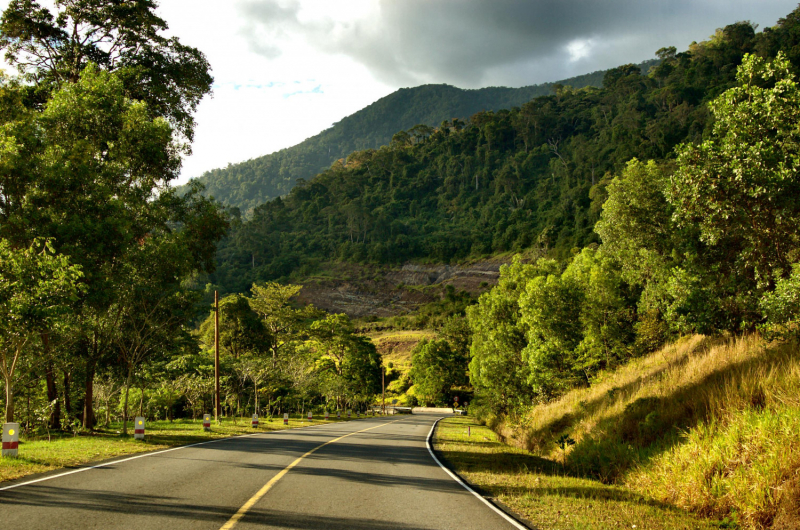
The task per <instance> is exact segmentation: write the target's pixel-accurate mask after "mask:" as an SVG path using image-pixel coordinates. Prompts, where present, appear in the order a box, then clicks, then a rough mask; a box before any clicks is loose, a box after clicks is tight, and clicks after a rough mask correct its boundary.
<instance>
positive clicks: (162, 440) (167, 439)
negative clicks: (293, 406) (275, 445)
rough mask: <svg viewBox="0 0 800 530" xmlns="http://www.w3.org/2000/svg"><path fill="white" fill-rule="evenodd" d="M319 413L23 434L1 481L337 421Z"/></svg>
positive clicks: (3, 463) (1, 466) (3, 464)
mask: <svg viewBox="0 0 800 530" xmlns="http://www.w3.org/2000/svg"><path fill="white" fill-rule="evenodd" d="M335 421H347V420H335V419H331V420H329V421H327V422H326V421H325V420H324V419H321V418H314V419H313V420H312V421H311V422H309V421H308V420H307V419H306V420H302V419H300V418H297V417H295V418H292V419H290V421H289V426H288V427H286V426H284V425H283V419H282V418H273V419H266V418H260V419H259V426H258V428H257V429H256V428H253V427H251V426H250V418H239V419H238V420H237V421H236V423H234V422H233V420H232V419H230V418H225V419H223V421H222V422H221V423H220V424H216V423H214V422H213V421H212V423H211V432H205V431H203V422H202V420H175V421H174V422H169V421H148V422H147V424H146V427H147V430H146V437H145V440H134V439H133V425H132V423H129V425H128V426H129V429H130V431H129V432H130V433H131V434H130V435H128V436H122V435H121V434H120V433H119V431H121V429H122V424H121V423H112V424H111V425H110V427H109V428H108V429H100V430H98V431H96V432H94V433H92V434H78V435H77V436H73V435H64V434H57V435H56V434H54V435H53V436H52V437H51V439H50V441H48V440H47V438H44V439H37V440H30V439H25V438H22V440H21V443H20V445H19V457H18V458H1V459H0V482H2V481H6V480H14V479H18V478H21V477H25V476H27V475H32V474H34V473H43V472H46V471H52V470H55V469H60V468H65V467H75V466H81V465H84V464H88V463H91V462H96V461H100V460H105V459H108V458H113V457H117V456H124V455H130V454H135V453H142V452H146V451H155V450H158V449H167V448H169V447H175V446H179V445H186V444H192V443H197V442H203V441H206V440H212V439H216V438H225V437H228V436H236V435H240V434H252V433H254V432H264V431H274V430H282V429H290V428H295V427H304V426H309V425H317V424H323V423H333V422H335Z"/></svg>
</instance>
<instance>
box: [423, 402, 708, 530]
mask: <svg viewBox="0 0 800 530" xmlns="http://www.w3.org/2000/svg"><path fill="white" fill-rule="evenodd" d="M467 427H470V428H471V436H467ZM434 442H435V447H436V449H437V451H439V452H440V453H441V454H442V456H444V458H445V460H446V461H447V463H448V464H449V465H450V466H451V467H453V468H454V469H455V470H456V471H457V472H458V473H459V474H460V475H461V476H462V477H464V478H465V479H467V480H468V481H469V482H470V483H472V484H473V485H475V486H478V487H479V488H480V489H481V490H482V491H483V492H484V493H486V494H488V495H489V496H491V497H493V498H496V499H498V500H499V501H500V502H502V503H503V504H505V505H506V506H508V507H509V508H511V509H512V510H514V512H516V513H518V514H520V515H522V516H523V517H524V518H525V519H527V520H528V521H530V522H531V523H533V525H534V526H535V528H538V529H540V530H557V529H559V530H567V529H571V530H589V529H593V530H594V529H607V528H628V529H631V528H635V529H637V530H690V529H691V530H701V529H702V530H711V529H713V528H715V527H716V526H715V524H714V523H713V522H712V521H709V520H705V519H703V518H700V517H697V516H693V515H692V514H689V513H687V512H686V511H684V510H681V509H677V508H674V507H672V506H669V505H667V504H664V503H662V502H658V501H655V500H653V499H652V498H650V497H649V496H647V495H642V494H639V493H637V492H635V491H631V490H630V489H628V488H626V487H624V486H617V485H608V484H603V483H602V482H599V481H597V480H592V479H590V478H584V477H575V476H570V475H568V474H566V473H564V471H563V469H562V467H561V465H560V464H559V463H557V462H553V461H550V460H545V459H542V458H538V457H536V456H534V455H532V454H530V453H529V452H527V451H525V450H524V449H520V448H517V447H511V446H509V445H507V444H504V443H502V442H501V441H500V440H499V439H498V437H497V435H496V434H495V433H493V432H492V431H491V430H489V429H488V428H487V427H483V426H479V425H478V424H477V422H476V421H475V419H474V418H470V417H452V418H447V419H446V420H443V421H441V422H440V423H439V425H438V426H437V428H436V435H435V440H434Z"/></svg>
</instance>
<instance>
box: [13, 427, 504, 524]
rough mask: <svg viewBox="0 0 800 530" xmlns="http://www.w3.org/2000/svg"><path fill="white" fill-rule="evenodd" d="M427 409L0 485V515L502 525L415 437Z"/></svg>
mask: <svg viewBox="0 0 800 530" xmlns="http://www.w3.org/2000/svg"><path fill="white" fill-rule="evenodd" d="M438 417H439V416H436V415H427V414H425V415H413V416H403V417H400V418H398V417H397V416H395V417H389V418H371V419H365V420H356V421H351V422H343V423H336V424H329V425H324V426H319V427H311V428H306V429H296V430H294V429H293V430H287V431H278V432H271V433H263V434H256V435H251V436H247V437H238V438H228V439H224V440H219V441H216V442H214V443H207V444H204V445H199V446H194V447H185V448H180V449H177V450H171V451H166V452H162V453H156V454H151V455H148V456H145V457H142V458H136V459H130V460H127V461H124V462H119V463H114V464H111V465H108V466H105V467H100V468H96V469H90V470H87V471H85V472H79V473H74V474H70V475H67V476H59V477H55V478H52V479H49V480H43V481H41V482H37V483H34V484H29V485H24V486H21V487H17V488H14V489H8V490H5V491H0V526H2V528H3V529H4V530H5V529H8V530H16V529H38V528H42V529H45V528H46V529H56V528H58V529H69V528H80V529H88V528H131V529H134V528H136V529H151V528H152V529H156V528H157V529H166V528H169V529H172V528H175V529H183V528H187V529H188V528H191V529H206V528H207V529H220V528H223V527H224V528H227V529H231V528H236V529H237V530H249V529H255V528H289V529H303V530H306V529H332V528H345V529H353V530H360V529H364V530H366V529H370V530H383V529H389V528H397V529H404V530H411V529H453V530H469V529H475V530H489V529H495V528H497V529H509V528H513V526H512V525H511V524H510V523H509V522H507V521H506V520H504V519H503V518H502V517H501V516H500V515H499V514H497V513H495V512H494V511H492V510H491V509H490V508H489V507H488V506H487V505H486V504H484V503H483V502H482V501H481V500H480V499H479V498H477V497H476V496H474V495H473V494H471V493H470V492H468V491H467V490H465V489H464V488H463V487H462V486H461V485H459V484H458V483H457V482H455V481H454V480H453V479H452V478H451V477H450V476H448V475H447V473H446V472H445V471H444V470H443V469H441V468H440V467H439V465H437V464H436V462H435V461H434V460H433V458H432V457H431V455H430V453H429V452H428V449H427V447H426V442H425V441H426V438H427V435H428V432H429V431H430V429H431V426H432V425H433V422H434V421H435V420H436V418H438ZM309 452H311V454H308V453H309ZM287 467H288V468H289V469H288V471H287ZM34 478H35V477H34ZM29 480H31V478H30V477H28V478H27V479H23V480H21V481H19V482H26V481H29ZM7 485H8V483H3V484H0V487H4V486H7Z"/></svg>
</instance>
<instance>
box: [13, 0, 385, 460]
mask: <svg viewBox="0 0 800 530" xmlns="http://www.w3.org/2000/svg"><path fill="white" fill-rule="evenodd" d="M156 8H157V3H156V2H153V1H150V0H144V1H142V2H137V3H136V4H135V5H133V4H131V3H130V2H117V1H102V2H96V1H92V0H74V1H69V2H57V3H55V4H52V5H49V6H44V7H42V6H40V5H39V4H38V3H37V2H27V1H17V0H14V1H12V2H10V3H9V4H8V6H7V7H6V9H5V10H4V11H3V14H2V17H1V18H0V49H2V50H3V52H4V53H5V55H4V57H5V59H6V61H7V62H8V64H10V65H11V66H14V67H16V69H17V73H16V75H13V76H12V75H7V74H6V73H4V72H0V314H2V316H3V318H2V320H0V390H2V406H3V416H4V421H5V422H9V423H11V422H18V423H20V424H21V429H20V431H21V434H22V436H23V440H32V439H34V438H39V439H42V438H43V437H45V436H50V435H51V433H56V434H55V436H56V437H59V436H60V434H59V432H62V433H63V432H69V433H76V432H78V431H80V432H81V433H86V434H91V433H96V432H100V431H99V430H100V429H101V428H107V427H108V426H109V425H111V424H114V422H121V431H122V435H127V434H128V431H129V428H130V419H131V418H132V417H133V416H135V415H141V416H146V417H147V418H149V419H153V420H156V419H164V420H170V421H172V420H174V419H176V418H182V417H183V418H185V417H191V418H193V419H197V418H199V417H201V416H202V414H203V413H207V412H211V411H212V410H214V408H215V403H214V401H215V399H214V355H213V352H214V320H215V318H214V316H215V315H214V313H213V312H211V314H209V313H210V311H209V310H210V309H211V305H212V302H213V300H214V290H213V289H212V288H210V287H209V286H208V285H206V283H205V282H204V281H203V279H204V278H206V277H207V276H206V275H207V274H209V273H211V272H212V271H213V270H214V267H215V262H216V260H215V254H216V251H217V245H218V243H219V241H220V239H221V238H222V237H223V235H224V234H225V233H226V232H227V231H228V229H229V228H230V218H229V216H228V214H227V213H226V212H225V211H224V210H223V209H222V208H221V207H220V205H219V204H218V203H217V202H215V201H214V200H213V199H208V198H205V197H204V196H203V195H202V194H201V193H200V189H199V188H198V187H197V186H190V187H189V188H190V189H188V190H185V191H186V193H183V194H178V193H177V192H176V191H175V189H174V188H172V186H171V184H172V183H173V182H174V181H175V179H176V178H177V177H178V175H179V171H180V167H181V161H182V158H183V157H185V156H187V155H188V154H189V153H190V152H191V149H190V145H191V141H192V139H193V135H194V125H195V122H194V118H193V114H194V111H195V109H196V107H197V105H198V103H199V102H200V100H201V99H202V98H203V97H204V96H205V95H206V94H208V92H209V91H210V89H211V85H212V83H213V78H212V77H211V74H210V67H209V64H208V62H207V61H206V58H205V56H204V55H203V54H202V52H200V51H199V50H197V49H195V48H191V47H188V46H184V45H182V44H181V43H180V42H179V40H178V39H175V38H168V37H165V36H163V34H164V33H165V32H166V31H167V29H168V28H167V23H166V22H165V21H164V20H162V19H161V18H159V17H158V16H157V15H156ZM134 15H135V16H134ZM44 56H47V57H48V59H47V60H46V61H42V60H41V58H42V57H44ZM249 288H250V293H249V294H248V295H239V294H234V295H230V296H227V297H223V298H222V300H221V301H220V307H219V312H218V314H217V315H216V316H218V317H219V324H220V356H221V360H220V365H221V366H220V384H221V398H220V403H219V406H220V408H221V412H222V414H223V416H229V417H233V416H247V415H250V414H253V413H255V414H261V415H271V414H281V413H285V412H300V413H301V414H305V412H307V411H312V410H313V411H314V412H316V413H317V414H320V413H322V411H323V410H324V409H328V410H331V411H335V410H342V411H344V410H346V409H353V410H364V409H365V408H366V407H367V406H368V405H369V404H371V403H372V401H373V400H374V397H375V395H376V394H377V393H378V391H379V390H380V366H381V360H380V355H379V354H378V353H377V351H376V349H375V347H374V345H373V344H372V343H371V342H370V341H369V340H368V339H366V338H364V337H363V336H361V335H358V334H357V333H355V331H354V327H353V324H352V323H351V321H350V319H349V318H348V317H347V316H346V315H331V314H328V313H326V312H324V311H319V310H317V309H315V308H314V307H311V306H307V307H300V306H299V304H296V303H295V302H294V301H293V297H294V296H295V295H296V294H297V291H298V290H299V287H298V286H293V285H279V284H275V283H266V282H262V283H259V284H258V285H251V286H249ZM37 443H40V442H37ZM25 447H26V446H25V445H23V448H25ZM23 452H24V449H23Z"/></svg>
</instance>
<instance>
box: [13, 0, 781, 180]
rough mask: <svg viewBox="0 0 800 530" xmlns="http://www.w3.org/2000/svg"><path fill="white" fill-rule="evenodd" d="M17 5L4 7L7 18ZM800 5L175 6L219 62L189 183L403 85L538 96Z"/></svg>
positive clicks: (462, 2) (164, 2)
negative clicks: (539, 90)
mask: <svg viewBox="0 0 800 530" xmlns="http://www.w3.org/2000/svg"><path fill="white" fill-rule="evenodd" d="M7 5H8V0H0V8H2V9H4V8H5V7H6V6H7ZM796 6H797V0H705V1H700V0H673V1H668V2H665V1H664V0H491V1H490V0H335V1H334V0H161V2H160V8H159V13H160V14H161V16H162V17H163V18H165V19H166V20H167V22H168V23H169V25H170V30H169V34H171V35H176V36H178V37H179V38H180V39H181V41H182V42H183V43H184V44H188V45H191V46H195V47H197V48H199V49H200V50H201V51H203V52H204V53H205V54H206V55H207V56H208V59H209V62H210V63H211V66H212V68H213V74H214V77H215V80H216V81H215V85H214V95H213V97H208V98H206V99H204V100H203V102H202V103H201V104H200V106H199V108H198V112H197V116H196V118H197V124H198V126H197V130H196V137H195V143H194V146H193V149H194V154H193V155H192V156H191V157H189V158H188V159H187V160H186V161H185V163H184V168H183V176H182V179H181V180H182V181H185V180H188V178H189V177H193V176H199V175H200V174H201V173H203V172H204V171H207V170H210V169H213V168H216V167H222V166H225V165H227V164H228V163H235V162H239V161H242V160H245V159H248V158H253V157H257V156H261V155H264V154H267V153H270V152H273V151H276V150H279V149H283V148H286V147H290V146H292V145H295V144H297V143H298V142H300V141H302V140H304V139H305V138H307V137H310V136H313V135H314V134H317V133H318V132H320V131H321V130H323V129H325V128H327V127H329V126H331V125H332V124H333V123H334V122H336V121H339V120H340V119H342V118H343V117H345V116H347V115H349V114H352V113H353V112H356V111H357V110H359V109H361V108H363V107H365V106H367V105H369V104H370V103H372V102H374V101H375V100H377V99H379V98H380V97H383V96H385V95H387V94H389V93H391V92H392V91H394V90H396V89H397V88H400V87H402V86H414V85H418V84H422V83H450V84H454V85H457V86H461V87H464V88H475V87H480V86H489V85H495V86H497V85H505V86H524V85H530V84H534V83H541V82H546V81H556V80H559V79H564V78H567V77H571V76H574V75H579V74H583V73H586V72H590V71H594V70H599V69H603V68H609V67H613V66H617V65H619V64H623V63H628V62H639V61H642V60H645V59H648V58H651V57H653V54H654V52H655V50H656V49H658V48H660V47H662V46H669V45H674V46H676V47H678V49H685V48H686V47H687V45H688V44H689V43H690V42H691V41H693V40H703V39H705V38H706V37H707V36H708V35H710V34H712V33H713V32H714V30H715V29H716V28H717V27H720V26H724V25H726V24H729V23H732V22H735V21H737V20H744V19H749V20H752V21H754V22H757V23H758V24H760V25H761V26H762V27H764V26H768V25H773V24H775V22H776V20H777V19H778V18H779V17H781V16H784V15H786V14H788V13H789V12H790V11H792V10H793V9H794V8H795V7H796Z"/></svg>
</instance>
